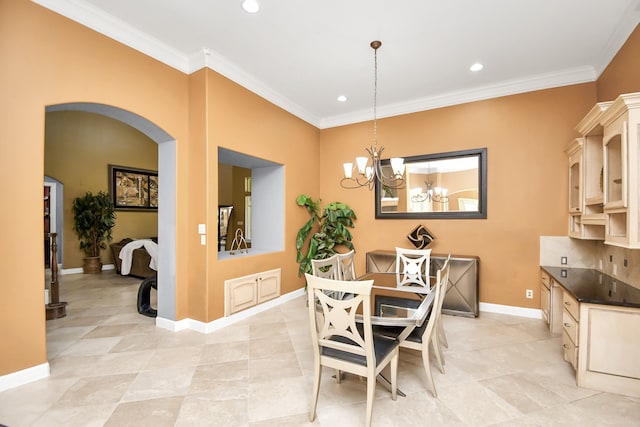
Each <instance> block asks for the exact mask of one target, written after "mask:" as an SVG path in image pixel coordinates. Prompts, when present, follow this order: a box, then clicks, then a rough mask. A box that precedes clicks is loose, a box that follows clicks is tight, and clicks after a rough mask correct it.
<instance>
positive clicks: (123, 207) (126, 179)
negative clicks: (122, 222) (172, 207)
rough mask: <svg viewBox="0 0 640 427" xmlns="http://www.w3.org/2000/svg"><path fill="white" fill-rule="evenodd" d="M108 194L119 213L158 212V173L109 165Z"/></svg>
mask: <svg viewBox="0 0 640 427" xmlns="http://www.w3.org/2000/svg"><path fill="white" fill-rule="evenodd" d="M109 193H110V194H111V197H112V200H113V206H114V208H115V209H116V210H120V211H157V210H158V171H154V170H148V169H140V168H133V167H128V166H118V165H109Z"/></svg>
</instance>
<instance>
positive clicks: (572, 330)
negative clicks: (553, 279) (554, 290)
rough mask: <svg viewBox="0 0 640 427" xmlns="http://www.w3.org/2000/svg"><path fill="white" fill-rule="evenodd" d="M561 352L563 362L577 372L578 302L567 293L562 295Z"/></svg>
mask: <svg viewBox="0 0 640 427" xmlns="http://www.w3.org/2000/svg"><path fill="white" fill-rule="evenodd" d="M562 304H563V309H562V352H563V355H564V360H566V361H567V362H569V363H571V366H573V369H575V370H576V371H577V370H578V348H579V345H578V344H579V339H578V330H579V326H580V311H579V305H578V301H577V300H576V299H575V298H573V297H572V296H571V295H570V294H569V293H568V292H566V291H565V292H563V294H562Z"/></svg>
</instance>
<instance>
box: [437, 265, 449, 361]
mask: <svg viewBox="0 0 640 427" xmlns="http://www.w3.org/2000/svg"><path fill="white" fill-rule="evenodd" d="M450 261H451V254H449V256H448V257H447V259H446V260H445V264H443V267H444V265H448V264H449V262H450ZM448 288H449V274H448V271H447V280H446V281H445V282H444V284H443V287H442V297H441V298H442V301H443V304H442V305H444V299H445V298H446V297H447V289H448ZM441 310H442V309H441ZM436 335H437V337H438V343H439V344H441V345H442V346H444V347H445V348H449V343H448V342H447V334H446V333H445V332H444V325H443V324H442V313H440V315H439V316H438V323H437V324H436ZM438 348H439V349H440V356H441V357H442V366H444V354H443V353H442V347H440V346H439V347H438ZM442 372H443V373H444V368H443V369H442Z"/></svg>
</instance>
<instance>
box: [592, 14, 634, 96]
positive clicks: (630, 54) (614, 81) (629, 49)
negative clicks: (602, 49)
mask: <svg viewBox="0 0 640 427" xmlns="http://www.w3.org/2000/svg"><path fill="white" fill-rule="evenodd" d="M639 52H640V25H639V26H637V27H636V29H635V30H634V31H633V33H632V34H631V35H630V36H629V38H628V39H627V42H626V43H625V45H624V46H622V48H621V49H620V50H619V51H618V53H617V54H616V56H615V57H614V58H613V60H611V62H610V63H609V65H608V66H607V68H606V69H605V70H604V71H603V72H602V74H601V75H600V77H599V78H598V102H602V101H613V100H614V99H615V98H616V97H617V96H618V95H620V94H621V93H631V92H640V78H639V77H638V76H640V55H639V54H638V53H639Z"/></svg>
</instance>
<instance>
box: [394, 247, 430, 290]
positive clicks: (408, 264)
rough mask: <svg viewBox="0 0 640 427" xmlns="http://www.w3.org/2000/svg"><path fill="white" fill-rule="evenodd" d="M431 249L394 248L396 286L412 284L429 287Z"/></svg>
mask: <svg viewBox="0 0 640 427" xmlns="http://www.w3.org/2000/svg"><path fill="white" fill-rule="evenodd" d="M430 258H431V249H405V248H398V247H396V276H397V279H398V285H405V284H414V285H421V286H424V287H427V288H428V287H430V283H429V264H430Z"/></svg>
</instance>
